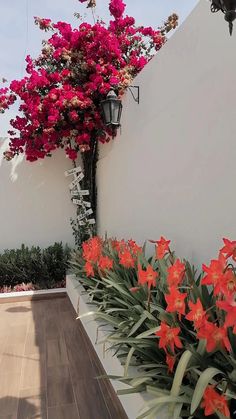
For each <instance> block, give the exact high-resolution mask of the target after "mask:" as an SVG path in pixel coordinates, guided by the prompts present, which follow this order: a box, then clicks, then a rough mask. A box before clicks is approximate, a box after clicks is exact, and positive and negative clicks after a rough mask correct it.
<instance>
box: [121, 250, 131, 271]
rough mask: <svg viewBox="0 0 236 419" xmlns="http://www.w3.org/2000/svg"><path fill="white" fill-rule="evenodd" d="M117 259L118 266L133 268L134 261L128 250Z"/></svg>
mask: <svg viewBox="0 0 236 419" xmlns="http://www.w3.org/2000/svg"><path fill="white" fill-rule="evenodd" d="M119 259H120V264H121V265H122V266H124V267H125V268H134V264H135V261H134V258H133V256H132V254H131V253H130V252H129V251H128V250H125V251H124V252H122V253H119Z"/></svg>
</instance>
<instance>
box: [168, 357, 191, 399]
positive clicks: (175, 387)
mask: <svg viewBox="0 0 236 419" xmlns="http://www.w3.org/2000/svg"><path fill="white" fill-rule="evenodd" d="M191 357H192V352H190V351H189V350H187V351H185V352H184V353H183V355H182V356H181V358H180V360H179V363H178V367H177V369H176V371H175V376H174V380H173V384H172V387H171V391H170V394H171V396H178V395H179V393H180V388H181V384H182V381H183V378H184V374H185V372H186V369H187V367H188V364H189V361H190V359H191Z"/></svg>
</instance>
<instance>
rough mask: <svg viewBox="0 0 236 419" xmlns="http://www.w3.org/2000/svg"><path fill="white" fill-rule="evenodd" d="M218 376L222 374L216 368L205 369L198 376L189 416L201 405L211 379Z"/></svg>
mask: <svg viewBox="0 0 236 419" xmlns="http://www.w3.org/2000/svg"><path fill="white" fill-rule="evenodd" d="M218 374H223V372H222V371H220V370H219V369H217V368H207V369H206V370H205V371H204V372H203V373H202V374H201V375H200V377H199V379H198V382H197V384H196V387H195V390H194V393H193V398H192V403H191V408H190V413H191V415H192V414H193V413H194V412H195V410H196V409H197V408H198V406H199V404H200V403H201V400H202V397H203V394H204V391H205V390H206V387H207V386H208V384H209V383H210V382H211V380H212V379H213V377H214V376H215V375H218ZM223 375H224V374H223Z"/></svg>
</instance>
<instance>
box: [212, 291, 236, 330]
mask: <svg viewBox="0 0 236 419" xmlns="http://www.w3.org/2000/svg"><path fill="white" fill-rule="evenodd" d="M216 305H217V307H219V308H221V310H224V311H226V313H227V314H226V318H225V327H231V326H232V327H233V326H234V330H233V332H234V333H236V301H234V298H233V297H231V298H230V299H229V300H226V301H217V302H216Z"/></svg>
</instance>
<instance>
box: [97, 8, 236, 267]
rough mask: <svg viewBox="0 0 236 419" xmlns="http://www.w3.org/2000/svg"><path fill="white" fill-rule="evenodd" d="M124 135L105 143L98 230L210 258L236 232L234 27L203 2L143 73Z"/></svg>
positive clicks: (127, 105)
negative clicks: (161, 239) (165, 242)
mask: <svg viewBox="0 0 236 419" xmlns="http://www.w3.org/2000/svg"><path fill="white" fill-rule="evenodd" d="M134 84H138V85H139V86H140V105H137V104H136V103H135V102H134V101H133V100H132V97H131V95H130V94H128V95H127V97H126V99H125V101H124V109H123V117H122V135H121V136H119V137H118V138H116V139H115V140H114V141H113V143H112V144H108V145H107V146H102V147H101V151H100V161H99V167H98V188H99V193H98V200H99V202H98V207H99V230H100V232H101V233H104V232H107V233H108V234H109V235H113V236H118V237H120V238H121V237H125V238H129V237H133V238H134V239H137V240H138V241H140V242H142V241H143V240H145V239H150V238H151V239H158V238H159V237H160V235H161V234H162V235H164V236H166V237H167V238H169V239H171V240H172V243H173V247H174V248H175V249H176V251H177V252H178V254H179V255H180V256H182V257H183V256H185V257H187V258H189V259H190V260H192V261H193V262H195V263H197V264H200V262H203V261H204V262H207V261H208V260H209V259H210V258H212V257H214V256H216V252H217V250H218V249H219V248H220V247H221V238H222V237H225V236H226V237H229V238H232V239H236V193H235V179H236V25H235V33H234V35H233V36H232V38H230V37H229V35H228V28H227V25H226V23H225V22H224V19H223V15H222V14H221V13H218V14H215V15H213V14H211V13H210V11H209V2H208V1H205V0H200V3H199V4H198V6H197V7H196V9H195V10H194V11H193V13H192V14H191V15H190V17H189V18H188V19H187V21H185V23H184V24H183V25H182V26H181V27H180V28H179V30H178V31H177V32H176V33H175V35H174V36H173V37H172V38H171V39H170V40H169V41H168V43H167V44H166V46H165V47H164V48H163V49H162V50H161V52H160V53H159V54H158V55H157V56H156V58H155V59H153V60H152V62H151V63H149V65H148V66H147V67H146V68H145V70H144V71H143V72H142V74H140V75H139V76H138V78H137V79H136V80H135V83H134Z"/></svg>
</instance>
